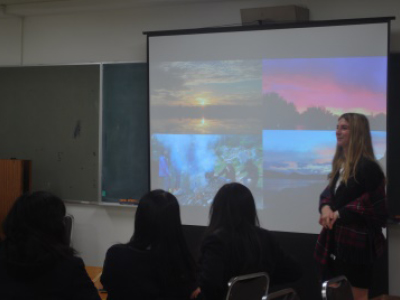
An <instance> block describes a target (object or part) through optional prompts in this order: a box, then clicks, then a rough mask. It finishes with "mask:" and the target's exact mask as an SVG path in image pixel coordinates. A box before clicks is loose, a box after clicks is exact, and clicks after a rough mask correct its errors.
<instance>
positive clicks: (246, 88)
mask: <svg viewBox="0 0 400 300" xmlns="http://www.w3.org/2000/svg"><path fill="white" fill-rule="evenodd" d="M150 72H151V76H152V78H153V80H152V83H151V89H150V99H151V118H152V126H151V131H152V133H191V134H230V133H235V134H252V133H257V134H260V132H261V129H262V121H261V119H260V116H259V113H260V105H261V97H262V62H261V60H232V61H209V62H207V61H192V62H165V63H162V64H158V65H156V66H153V65H152V66H151V69H150Z"/></svg>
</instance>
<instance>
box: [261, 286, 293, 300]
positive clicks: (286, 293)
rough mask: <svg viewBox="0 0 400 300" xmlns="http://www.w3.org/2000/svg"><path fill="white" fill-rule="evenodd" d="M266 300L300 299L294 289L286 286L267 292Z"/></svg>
mask: <svg viewBox="0 0 400 300" xmlns="http://www.w3.org/2000/svg"><path fill="white" fill-rule="evenodd" d="M267 300H300V298H299V296H297V293H296V291H295V290H294V289H291V288H287V289H284V290H280V291H277V292H273V293H271V294H268V296H267Z"/></svg>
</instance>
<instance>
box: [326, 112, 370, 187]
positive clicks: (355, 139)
mask: <svg viewBox="0 0 400 300" xmlns="http://www.w3.org/2000/svg"><path fill="white" fill-rule="evenodd" d="M341 119H344V120H345V121H346V122H347V123H349V127H350V139H349V146H348V147H347V153H346V155H345V153H344V149H343V147H341V146H338V145H337V146H336V152H335V156H334V157H333V160H332V171H331V172H330V173H329V175H328V179H329V184H330V185H332V184H333V180H334V178H335V175H336V174H337V173H338V172H339V170H340V169H341V168H342V167H343V174H342V175H343V178H342V179H343V181H344V182H345V184H347V181H348V179H349V178H350V177H353V176H354V177H355V174H356V167H357V164H358V162H359V160H360V159H361V157H364V158H367V159H370V160H372V161H375V155H374V149H373V147H372V139H371V132H370V129H369V122H368V119H367V117H366V116H364V115H363V114H358V113H345V114H343V115H341V116H340V117H339V119H338V121H339V120H341ZM356 180H357V179H356Z"/></svg>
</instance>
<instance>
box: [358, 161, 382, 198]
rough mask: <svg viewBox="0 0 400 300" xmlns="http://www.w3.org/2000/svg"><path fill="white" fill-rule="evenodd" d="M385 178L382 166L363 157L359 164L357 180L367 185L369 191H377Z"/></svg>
mask: <svg viewBox="0 0 400 300" xmlns="http://www.w3.org/2000/svg"><path fill="white" fill-rule="evenodd" d="M384 178H385V175H384V174H383V171H382V168H381V166H380V165H379V164H378V162H377V161H376V160H372V159H368V158H365V157H362V158H361V159H360V161H359V162H358V164H357V170H356V180H357V181H358V182H360V183H361V184H363V185H365V186H366V188H367V190H370V189H372V190H373V189H375V188H376V187H378V186H379V184H381V182H382V180H383V179H384Z"/></svg>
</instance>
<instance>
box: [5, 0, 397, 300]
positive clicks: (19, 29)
mask: <svg viewBox="0 0 400 300" xmlns="http://www.w3.org/2000/svg"><path fill="white" fill-rule="evenodd" d="M285 4H297V5H303V6H306V7H308V8H309V9H310V18H311V20H326V19H346V18H365V17H380V16H396V17H397V20H395V21H393V22H392V34H391V37H392V43H391V47H390V48H391V51H393V52H400V1H397V0H375V1H372V0H335V1H326V0H293V1H287V0H266V1H212V2H210V1H208V2H203V3H197V4H195V3H192V4H186V5H184V4H180V5H168V6H167V5H158V6H148V7H138V8H126V7H125V8H124V9H120V10H107V11H103V10H96V11H90V10H87V11H84V12H73V11H71V9H70V11H68V12H67V13H60V12H57V13H51V9H50V10H49V9H47V10H46V9H42V8H43V7H44V6H40V8H41V9H40V10H39V9H38V10H35V9H34V8H32V5H31V6H30V10H29V12H26V11H23V13H25V14H28V15H27V16H26V17H24V18H18V17H7V18H4V17H1V18H0V65H3V66H4V65H41V64H45V65H49V64H50V65H52V64H76V63H89V62H122V61H129V62H131V61H134V62H137V61H140V62H142V61H145V60H146V37H145V36H144V35H143V34H142V32H143V31H152V30H168V29H188V28H198V27H213V26H223V25H240V23H241V20H240V9H241V8H253V7H263V6H275V5H285ZM46 5H47V6H46V7H49V5H50V4H46ZM21 11H22V10H21ZM13 13H18V11H16V10H14V11H13ZM355 38H356V37H355ZM0 84H1V83H0ZM315 198H316V201H317V195H316V197H315ZM68 212H69V213H71V214H73V215H74V217H75V231H74V236H73V243H74V246H75V247H76V249H77V250H78V251H79V252H80V253H81V255H82V257H83V259H84V260H85V262H86V264H88V265H95V266H96V265H102V263H103V259H104V255H105V252H106V250H107V248H108V247H109V246H110V245H112V244H113V243H117V242H126V241H127V240H128V239H129V238H130V236H131V234H132V231H133V218H134V213H135V209H134V208H119V207H108V206H95V205H76V204H68ZM317 218H318V216H317V215H316V216H315V219H316V220H317ZM388 235H389V278H390V279H389V290H390V293H391V294H395V295H400V286H399V285H398V284H397V283H398V282H399V280H400V256H399V255H398V254H397V253H400V227H398V226H393V227H391V228H389V232H388Z"/></svg>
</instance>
